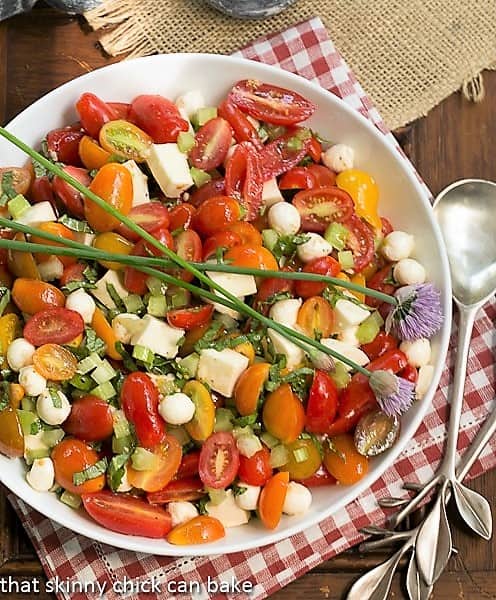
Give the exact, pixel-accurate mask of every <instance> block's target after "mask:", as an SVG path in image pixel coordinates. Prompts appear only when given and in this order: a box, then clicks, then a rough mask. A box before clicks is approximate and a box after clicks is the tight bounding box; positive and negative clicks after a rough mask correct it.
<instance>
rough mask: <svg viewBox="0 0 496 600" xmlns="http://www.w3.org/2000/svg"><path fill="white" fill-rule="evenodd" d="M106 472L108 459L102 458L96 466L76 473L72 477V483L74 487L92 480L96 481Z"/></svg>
mask: <svg viewBox="0 0 496 600" xmlns="http://www.w3.org/2000/svg"><path fill="white" fill-rule="evenodd" d="M106 470H107V459H106V458H102V459H101V460H99V461H98V462H96V463H95V464H94V465H90V466H89V467H86V469H84V470H83V471H78V472H77V473H74V474H73V476H72V483H73V484H74V485H81V484H83V483H84V482H85V481H90V480H91V479H96V478H97V477H100V475H103V474H104V473H105V471H106Z"/></svg>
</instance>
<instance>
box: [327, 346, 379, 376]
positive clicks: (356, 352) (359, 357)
mask: <svg viewBox="0 0 496 600" xmlns="http://www.w3.org/2000/svg"><path fill="white" fill-rule="evenodd" d="M320 342H321V344H324V346H327V347H328V348H330V349H331V350H334V351H335V352H339V354H342V355H343V356H345V357H346V358H349V359H350V360H352V361H353V362H355V363H357V364H358V365H360V366H361V367H364V366H365V365H367V364H368V363H369V362H370V360H369V357H368V356H367V355H366V354H365V352H363V351H362V350H360V348H355V347H354V346H351V345H350V344H346V343H344V342H341V341H340V340H335V339H333V338H322V339H321V340H320ZM334 360H336V361H337V362H342V361H338V360H337V359H334ZM343 365H344V367H345V369H346V370H347V371H351V367H349V366H348V365H347V364H346V363H343Z"/></svg>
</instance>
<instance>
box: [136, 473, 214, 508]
mask: <svg viewBox="0 0 496 600" xmlns="http://www.w3.org/2000/svg"><path fill="white" fill-rule="evenodd" d="M204 495H205V489H204V485H203V483H202V480H201V479H200V478H199V477H185V478H183V479H175V480H174V481H171V482H170V483H168V484H167V485H166V486H165V487H164V489H163V490H160V491H158V492H150V493H149V494H147V495H146V499H147V500H148V502H149V503H150V504H167V503H168V502H180V501H182V502H191V501H193V500H199V499H200V498H201V497H202V496H204Z"/></svg>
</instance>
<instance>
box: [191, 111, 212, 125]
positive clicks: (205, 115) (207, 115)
mask: <svg viewBox="0 0 496 600" xmlns="http://www.w3.org/2000/svg"><path fill="white" fill-rule="evenodd" d="M216 116H217V108H216V107H215V106H204V107H203V108H199V109H198V110H197V111H196V112H195V114H194V115H193V116H192V117H191V122H192V123H193V125H194V127H201V126H202V125H205V123H207V122H208V121H210V120H211V119H215V117H216Z"/></svg>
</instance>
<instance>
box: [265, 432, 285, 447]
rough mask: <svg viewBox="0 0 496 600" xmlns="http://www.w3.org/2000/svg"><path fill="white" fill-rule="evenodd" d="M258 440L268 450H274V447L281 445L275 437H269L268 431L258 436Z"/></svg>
mask: <svg viewBox="0 0 496 600" xmlns="http://www.w3.org/2000/svg"><path fill="white" fill-rule="evenodd" d="M260 439H261V440H262V442H263V443H264V444H265V445H266V446H267V447H268V448H275V446H278V445H279V444H280V443H281V442H280V441H279V440H278V439H277V438H276V437H274V436H273V435H270V433H269V432H268V431H264V432H263V433H262V435H261V436H260Z"/></svg>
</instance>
